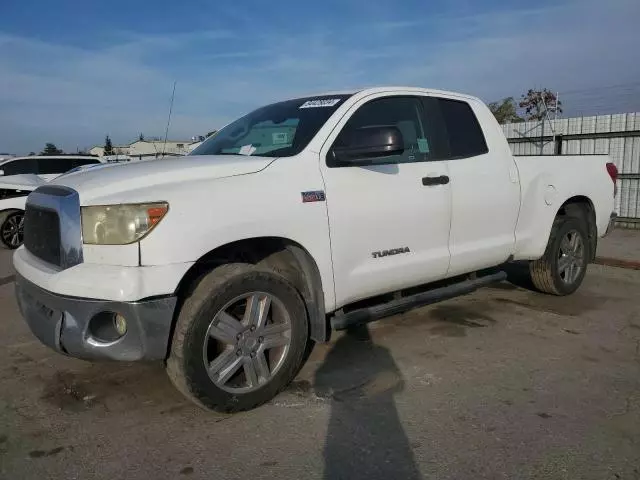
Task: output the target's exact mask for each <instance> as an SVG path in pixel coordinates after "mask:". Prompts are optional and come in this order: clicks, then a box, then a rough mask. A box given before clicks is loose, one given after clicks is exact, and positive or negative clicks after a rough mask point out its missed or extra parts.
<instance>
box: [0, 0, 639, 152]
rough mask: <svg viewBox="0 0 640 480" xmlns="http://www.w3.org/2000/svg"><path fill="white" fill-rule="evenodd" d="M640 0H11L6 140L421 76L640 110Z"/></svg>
mask: <svg viewBox="0 0 640 480" xmlns="http://www.w3.org/2000/svg"><path fill="white" fill-rule="evenodd" d="M638 19H640V1H638V0H607V1H602V0H556V1H550V0H539V1H535V2H524V1H519V0H422V1H421V0H396V1H395V2H390V1H388V0H323V1H322V2H320V1H309V0H305V1H302V0H279V1H278V2H273V1H272V2H265V1H261V0H244V1H237V0H236V1H227V0H216V1H210V0H199V1H198V0H193V1H192V0H182V1H179V2H176V1H164V0H154V1H150V0H127V1H123V0H111V1H103V0H93V1H87V0H58V1H56V2H53V1H51V0H21V1H19V2H15V1H0V152H10V153H17V154H25V153H28V152H29V151H36V152H37V151H40V150H42V148H43V147H44V144H45V142H53V143H55V144H56V145H57V146H58V147H61V148H63V149H64V150H65V151H68V152H75V151H77V150H78V149H84V148H89V147H91V146H93V145H101V144H104V138H105V135H107V134H108V135H110V136H111V138H112V140H113V142H114V144H124V143H129V142H131V141H134V140H135V139H137V137H138V134H139V133H143V134H144V135H145V136H147V137H152V136H157V137H163V136H164V130H165V127H166V123H167V116H168V112H169V103H170V99H171V90H172V87H173V82H174V81H175V82H177V85H176V93H175V102H174V107H173V116H172V121H171V128H170V132H169V137H170V139H189V138H191V137H192V136H194V135H202V134H205V133H206V132H208V131H211V130H213V129H218V128H220V127H222V126H224V124H226V123H227V122H229V121H231V120H233V119H234V118H237V117H238V116H240V115H242V114H244V113H246V112H248V111H250V110H252V109H254V108H256V107H258V106H260V105H263V104H266V103H269V102H272V101H277V100H283V99H287V98H291V97H295V96H300V95H305V94H313V93H318V92H324V91H332V90H344V89H351V88H360V87H366V86H374V85H410V86H421V87H428V88H439V89H444V90H454V91H461V92H464V93H470V94H473V95H477V96H479V97H480V98H482V99H483V100H485V101H487V102H489V101H493V100H497V99H500V98H503V97H507V96H514V97H516V98H517V97H519V96H520V94H521V93H524V92H526V90H528V89H529V88H549V89H551V90H554V91H559V92H561V94H560V97H561V98H560V99H561V100H562V101H563V104H564V115H565V116H571V115H588V114H594V113H618V112H631V111H640V61H639V60H640V55H639V54H638V47H639V45H640V28H639V25H638V22H639V20H638Z"/></svg>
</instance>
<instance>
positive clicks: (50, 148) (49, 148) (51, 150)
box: [40, 143, 63, 155]
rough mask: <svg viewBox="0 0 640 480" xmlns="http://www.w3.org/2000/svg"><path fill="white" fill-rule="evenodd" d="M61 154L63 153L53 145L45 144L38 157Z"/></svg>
mask: <svg viewBox="0 0 640 480" xmlns="http://www.w3.org/2000/svg"><path fill="white" fill-rule="evenodd" d="M61 153H63V152H62V150H60V149H59V148H58V147H56V146H55V145H54V144H53V143H47V144H45V146H44V150H43V151H42V153H40V155H60V154H61Z"/></svg>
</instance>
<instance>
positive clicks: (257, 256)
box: [172, 237, 329, 342]
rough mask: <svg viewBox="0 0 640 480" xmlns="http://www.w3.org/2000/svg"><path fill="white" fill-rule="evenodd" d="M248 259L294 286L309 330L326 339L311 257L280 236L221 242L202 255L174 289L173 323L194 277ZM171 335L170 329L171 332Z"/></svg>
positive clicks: (321, 298)
mask: <svg viewBox="0 0 640 480" xmlns="http://www.w3.org/2000/svg"><path fill="white" fill-rule="evenodd" d="M226 263H249V264H252V265H256V266H259V267H264V268H265V269H268V270H270V271H272V272H275V273H277V274H279V275H282V276H283V277H285V278H286V279H287V280H289V281H290V282H291V283H292V284H293V286H294V287H295V288H296V289H297V290H298V292H299V293H300V295H301V296H302V298H303V299H304V302H305V304H306V307H307V314H308V316H309V331H310V336H311V338H312V339H313V340H314V341H316V342H325V341H327V340H328V339H329V330H328V322H327V321H326V315H325V310H324V293H323V290H322V279H321V277H320V272H319V270H318V266H317V265H316V262H315V260H314V259H313V257H312V256H311V255H310V254H309V252H308V251H307V250H306V249H305V248H304V247H302V246H301V245H300V244H298V243H296V242H294V241H292V240H289V239H286V238H281V237H258V238H250V239H245V240H239V241H236V242H232V243H228V244H226V245H222V246H220V247H218V248H216V249H214V250H212V251H210V252H208V253H207V254H205V255H203V256H202V257H200V258H199V259H198V261H196V263H195V264H194V265H193V266H192V267H191V268H190V269H189V270H188V271H187V273H186V274H185V275H184V277H183V278H182V280H180V283H179V284H178V287H177V289H176V296H177V297H178V305H177V307H176V313H175V315H174V320H173V322H174V325H175V322H176V320H177V316H178V313H179V311H180V308H181V307H182V300H183V299H184V298H185V297H186V296H187V295H188V293H189V292H190V291H191V289H192V288H194V286H195V285H196V283H197V280H198V279H199V278H201V277H202V276H203V275H205V274H207V273H208V272H210V271H211V270H212V269H214V268H215V267H217V266H219V265H223V264H226ZM172 336H173V332H172Z"/></svg>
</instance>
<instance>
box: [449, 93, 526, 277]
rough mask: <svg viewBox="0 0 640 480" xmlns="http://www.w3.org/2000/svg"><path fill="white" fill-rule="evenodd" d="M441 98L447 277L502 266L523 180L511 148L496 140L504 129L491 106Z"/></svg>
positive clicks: (509, 248) (512, 238)
mask: <svg viewBox="0 0 640 480" xmlns="http://www.w3.org/2000/svg"><path fill="white" fill-rule="evenodd" d="M437 101H438V104H439V106H440V111H441V113H442V118H443V121H444V125H445V128H446V130H447V137H448V140H449V176H450V177H451V195H452V196H451V199H452V200H451V202H452V203H451V235H450V241H449V250H450V251H451V264H450V267H449V273H448V276H454V275H458V274H462V273H467V272H471V271H474V270H477V269H480V268H485V267H491V266H495V265H498V264H500V263H502V262H504V261H505V260H507V258H508V257H509V255H510V254H511V253H512V252H513V248H514V244H515V226H516V222H517V219H518V212H519V209H520V185H519V181H518V175H517V171H516V170H515V164H514V161H513V157H512V156H511V152H510V151H509V149H508V147H507V146H506V145H502V143H504V142H502V143H500V142H498V137H497V136H498V135H502V132H500V131H498V130H499V126H498V124H497V123H496V122H495V120H494V119H493V117H489V115H491V113H490V112H489V110H488V109H487V108H486V107H484V106H483V105H481V104H479V103H474V102H467V101H463V100H457V99H451V98H438V99H437ZM478 119H480V121H478ZM481 125H484V126H485V129H483V128H482V127H481ZM494 127H495V131H493V130H491V129H492V128H494ZM501 147H503V148H501Z"/></svg>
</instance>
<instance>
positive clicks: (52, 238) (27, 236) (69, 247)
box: [24, 185, 82, 269]
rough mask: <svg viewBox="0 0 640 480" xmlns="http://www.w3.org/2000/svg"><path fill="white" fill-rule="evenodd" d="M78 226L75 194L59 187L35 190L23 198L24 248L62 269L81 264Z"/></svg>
mask: <svg viewBox="0 0 640 480" xmlns="http://www.w3.org/2000/svg"><path fill="white" fill-rule="evenodd" d="M80 222H81V220H80V197H79V196H78V192H76V191H75V190H73V189H71V188H68V187H63V186H59V185H45V186H42V187H39V188H37V189H36V190H34V191H33V192H32V193H31V194H30V195H29V197H27V204H26V208H25V226H24V245H25V248H26V249H27V250H28V251H29V252H30V253H32V254H33V255H35V256H36V257H38V258H40V259H41V260H44V261H45V262H47V263H50V264H52V265H55V266H57V267H60V268H62V269H65V268H69V267H72V266H74V265H77V264H79V263H82V227H81V223H80Z"/></svg>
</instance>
